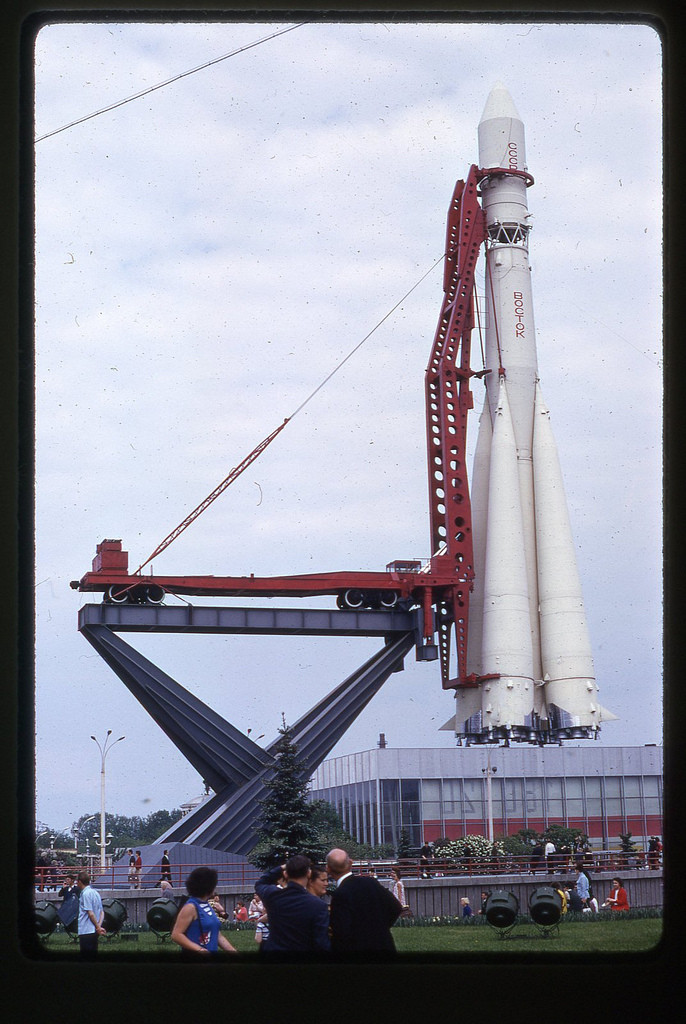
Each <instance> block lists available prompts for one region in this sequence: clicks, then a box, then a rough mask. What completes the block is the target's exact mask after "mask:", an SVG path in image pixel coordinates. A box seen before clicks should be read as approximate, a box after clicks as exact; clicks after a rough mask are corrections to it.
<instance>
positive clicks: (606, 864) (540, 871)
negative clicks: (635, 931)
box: [35, 850, 662, 894]
mask: <svg viewBox="0 0 686 1024" xmlns="http://www.w3.org/2000/svg"><path fill="white" fill-rule="evenodd" d="M578 863H582V864H583V866H584V867H585V868H587V869H588V871H589V872H591V873H602V874H608V873H617V874H619V875H620V877H621V872H622V871H626V870H635V869H645V870H657V869H659V868H661V867H662V860H661V858H659V857H653V858H652V859H651V855H650V854H647V853H644V852H642V851H641V852H638V853H635V854H625V853H622V852H621V851H616V850H599V851H593V852H592V853H586V854H584V855H583V856H580V855H576V854H570V855H567V854H561V853H556V854H553V855H552V856H549V857H548V858H547V859H546V858H545V857H543V858H534V857H532V856H531V855H528V856H523V857H521V856H509V855H505V856H503V857H482V856H473V857H460V858H458V859H457V860H441V859H440V858H438V857H435V858H434V859H433V860H432V861H430V862H428V863H424V862H422V861H421V860H420V858H418V857H412V858H401V859H399V860H363V861H356V862H355V864H354V865H353V871H354V872H355V873H356V874H369V873H370V871H372V870H373V872H374V873H375V874H376V876H377V878H379V879H380V880H387V879H390V875H391V869H392V868H394V867H399V868H400V872H401V874H402V877H403V878H404V879H412V878H418V879H422V878H454V877H469V876H474V875H506V874H512V875H524V876H525V875H539V876H543V875H555V874H565V875H566V874H569V873H572V872H574V871H575V869H576V866H577V864H578ZM195 867H198V864H197V862H193V861H188V862H187V863H175V864H172V866H171V883H172V887H173V891H174V893H179V892H180V891H185V881H186V878H187V877H188V875H189V874H190V872H191V871H192V870H193V868H195ZM211 867H213V868H214V869H215V870H216V872H217V876H218V881H217V885H218V887H230V888H233V889H237V890H239V891H240V892H241V893H244V894H248V893H251V892H252V891H253V888H254V885H255V882H256V881H257V879H258V878H259V876H260V875H261V873H262V872H261V871H260V870H259V869H258V868H255V867H253V866H252V865H251V864H247V863H246V864H221V863H219V864H213V865H211ZM78 870H79V868H78V866H77V867H73V868H71V867H69V866H66V867H65V866H56V865H48V866H42V865H41V866H37V867H36V868H35V888H36V890H37V891H39V892H50V891H55V890H59V889H61V888H62V886H63V885H64V884H65V872H66V871H78ZM128 873H129V869H128V863H124V862H123V861H120V862H118V863H116V864H112V865H111V866H110V867H108V868H107V869H106V870H105V871H104V872H101V871H100V869H99V867H96V868H94V869H93V870H92V873H91V874H92V879H93V882H94V883H95V884H96V885H97V887H98V888H99V889H121V890H134V889H138V890H146V889H147V890H153V891H156V892H157V893H159V891H160V885H159V883H160V879H161V868H160V866H159V865H152V866H150V865H148V866H147V867H146V865H143V868H142V871H141V876H140V883H139V885H135V884H133V883H131V882H130V881H129V879H128Z"/></svg>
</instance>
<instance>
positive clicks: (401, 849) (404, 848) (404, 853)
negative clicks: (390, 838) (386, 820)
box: [395, 828, 412, 860]
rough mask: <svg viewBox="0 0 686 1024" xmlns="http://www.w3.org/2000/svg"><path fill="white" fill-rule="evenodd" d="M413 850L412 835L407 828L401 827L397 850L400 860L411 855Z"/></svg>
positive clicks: (396, 853)
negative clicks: (410, 835)
mask: <svg viewBox="0 0 686 1024" xmlns="http://www.w3.org/2000/svg"><path fill="white" fill-rule="evenodd" d="M411 852H412V846H411V845H410V837H409V835H408V834H407V831H406V829H404V828H401V829H400V835H399V836H398V848H397V849H396V851H395V855H396V857H397V858H398V860H405V859H406V858H408V857H409V856H410V854H411Z"/></svg>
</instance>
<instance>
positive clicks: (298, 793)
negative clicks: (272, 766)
mask: <svg viewBox="0 0 686 1024" xmlns="http://www.w3.org/2000/svg"><path fill="white" fill-rule="evenodd" d="M282 721H283V726H282V728H281V729H279V733H280V734H281V739H280V740H279V743H278V747H277V753H276V770H275V772H274V775H273V777H272V778H271V779H269V780H268V781H266V782H265V784H264V785H265V788H266V789H267V790H268V794H267V796H266V797H265V798H264V799H263V800H261V801H260V807H261V813H260V817H259V819H258V826H257V829H256V834H257V842H256V845H255V846H254V847H253V849H252V851H251V853H250V856H249V859H250V862H251V863H252V864H254V865H255V866H256V867H258V868H260V870H262V871H264V870H266V869H267V868H271V867H274V866H275V865H276V864H283V863H285V861H286V860H288V858H289V857H291V856H292V855H293V854H294V853H304V854H305V855H306V856H307V857H310V858H311V860H313V861H316V862H321V860H322V859H323V857H324V855H325V853H326V851H325V850H324V848H323V844H322V841H321V839H320V836H319V832H318V829H317V828H316V825H315V821H314V814H313V810H312V806H311V804H310V803H308V801H307V784H308V779H309V772H308V771H307V769H306V768H305V766H304V764H303V762H302V761H300V760H299V758H298V748H297V746H296V745H295V743H294V742H293V738H292V736H291V731H290V728H289V727H288V726H287V725H286V720H285V718H284V717H283V715H282Z"/></svg>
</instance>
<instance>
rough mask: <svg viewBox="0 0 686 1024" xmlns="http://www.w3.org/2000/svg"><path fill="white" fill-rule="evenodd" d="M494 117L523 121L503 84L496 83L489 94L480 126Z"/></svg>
mask: <svg viewBox="0 0 686 1024" xmlns="http://www.w3.org/2000/svg"><path fill="white" fill-rule="evenodd" d="M494 117H511V118H515V119H516V120H517V121H521V117H520V116H519V112H518V111H517V108H516V107H515V105H514V101H513V99H512V97H511V96H510V94H509V92H508V91H507V89H506V88H505V86H504V85H503V83H502V82H496V84H495V85H494V86H493V88H492V89H491V91H490V93H489V94H488V99H487V100H486V106H485V107H484V112H483V114H482V115H481V121H479V124H483V122H484V121H490V120H492V118H494Z"/></svg>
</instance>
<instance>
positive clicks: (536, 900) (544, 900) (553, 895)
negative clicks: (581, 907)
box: [529, 885, 562, 932]
mask: <svg viewBox="0 0 686 1024" xmlns="http://www.w3.org/2000/svg"><path fill="white" fill-rule="evenodd" d="M561 916H562V897H561V896H560V894H559V892H558V891H557V889H553V888H552V887H551V886H549V885H543V886H541V887H540V888H539V889H534V891H533V892H532V893H531V896H530V897H529V917H530V918H531V920H532V921H533V922H534V924H536V925H538V927H539V928H540V929H542V930H543V931H546V932H548V931H550V930H552V929H556V928H557V926H558V925H559V922H560V918H561Z"/></svg>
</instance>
